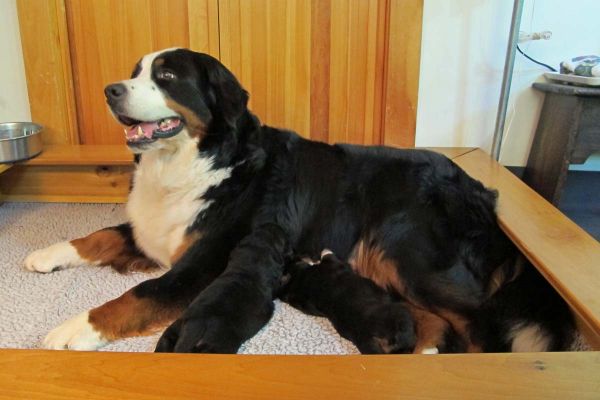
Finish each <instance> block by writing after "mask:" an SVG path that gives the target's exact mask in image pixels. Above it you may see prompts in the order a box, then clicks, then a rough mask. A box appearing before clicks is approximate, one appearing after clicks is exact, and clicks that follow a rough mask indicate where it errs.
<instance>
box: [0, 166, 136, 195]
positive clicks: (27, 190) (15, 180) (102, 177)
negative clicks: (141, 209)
mask: <svg viewBox="0 0 600 400" xmlns="http://www.w3.org/2000/svg"><path fill="white" fill-rule="evenodd" d="M132 171H133V166H132V165H131V166H119V165H113V166H96V165H73V166H61V165H15V166H13V167H12V168H11V169H10V170H8V171H6V172H4V173H3V174H2V175H0V192H1V193H3V199H4V200H5V201H25V200H26V201H64V202H88V203H97V202H107V201H109V202H113V201H114V202H123V201H125V200H126V197H127V194H128V192H129V185H130V182H131V173H132Z"/></svg>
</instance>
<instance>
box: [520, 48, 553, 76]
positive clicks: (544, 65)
mask: <svg viewBox="0 0 600 400" xmlns="http://www.w3.org/2000/svg"><path fill="white" fill-rule="evenodd" d="M517 50H518V51H519V53H521V54H523V56H524V57H525V58H527V59H528V60H529V61H532V62H534V63H536V64H538V65H541V66H542V67H546V68H548V69H549V70H550V71H552V72H558V71H557V70H555V69H554V68H552V67H551V66H549V65H548V64H544V63H543V62H539V61H537V60H534V59H533V58H531V57H529V56H528V55H527V54H525V53H523V50H521V48H520V47H519V45H517Z"/></svg>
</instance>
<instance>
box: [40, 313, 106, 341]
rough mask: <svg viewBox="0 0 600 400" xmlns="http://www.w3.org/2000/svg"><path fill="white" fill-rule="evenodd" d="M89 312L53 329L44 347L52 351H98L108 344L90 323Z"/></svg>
mask: <svg viewBox="0 0 600 400" xmlns="http://www.w3.org/2000/svg"><path fill="white" fill-rule="evenodd" d="M89 315H90V313H89V312H88V311H86V312H83V313H81V314H79V315H77V316H76V317H73V318H71V319H69V320H67V321H65V322H63V323H62V324H61V325H59V326H57V327H56V328H54V329H52V330H51V331H50V333H48V335H47V336H46V338H45V339H44V341H43V343H42V346H43V347H44V348H45V349H52V350H64V349H69V350H97V349H99V348H100V347H102V346H104V345H106V344H107V343H108V341H107V340H105V339H103V338H102V336H101V335H100V333H99V332H98V331H96V330H95V329H94V327H93V326H92V324H90V323H89Z"/></svg>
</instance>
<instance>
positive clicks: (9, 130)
mask: <svg viewBox="0 0 600 400" xmlns="http://www.w3.org/2000/svg"><path fill="white" fill-rule="evenodd" d="M42 130H43V127H42V126H41V125H38V124H34V123H32V122H4V123H0V163H9V162H15V161H22V160H27V159H29V158H33V157H35V156H37V155H38V154H40V153H41V152H42V138H41V135H40V133H41V132H42Z"/></svg>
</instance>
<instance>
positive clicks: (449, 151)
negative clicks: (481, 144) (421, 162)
mask: <svg viewBox="0 0 600 400" xmlns="http://www.w3.org/2000/svg"><path fill="white" fill-rule="evenodd" d="M417 149H423V150H431V151H435V152H436V153H440V154H443V155H445V156H446V157H448V158H449V159H451V160H453V159H455V158H457V157H460V156H462V155H464V154H467V153H470V152H472V151H474V150H476V148H475V147H417Z"/></svg>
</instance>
